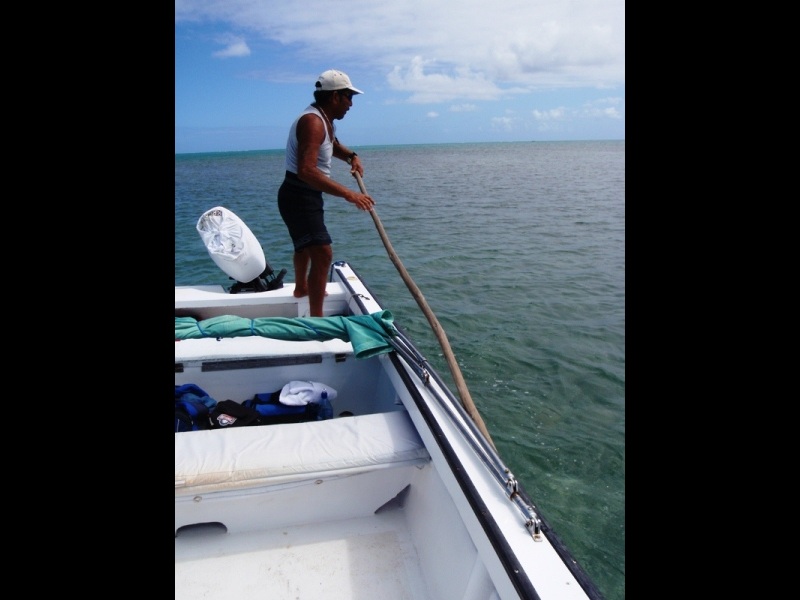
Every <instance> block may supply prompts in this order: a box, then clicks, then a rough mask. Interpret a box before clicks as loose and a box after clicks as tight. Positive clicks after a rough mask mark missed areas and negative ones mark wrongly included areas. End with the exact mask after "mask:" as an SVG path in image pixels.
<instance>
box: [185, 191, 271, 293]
mask: <svg viewBox="0 0 800 600" xmlns="http://www.w3.org/2000/svg"><path fill="white" fill-rule="evenodd" d="M197 231H198V232H199V233H200V237H201V238H202V239H203V243H204V244H205V245H206V250H208V254H209V256H211V258H212V259H213V260H214V262H215V263H217V266H218V267H219V268H220V269H222V270H223V271H225V272H226V273H227V274H228V275H230V276H231V277H233V278H234V279H235V280H236V281H241V282H242V283H247V282H249V281H253V280H254V279H255V278H256V277H258V276H259V275H261V274H262V273H263V272H264V269H266V268H267V259H266V257H265V256H264V250H263V249H262V248H261V244H259V243H258V240H257V239H256V236H255V235H253V232H252V231H250V228H249V227H248V226H247V225H245V224H244V221H242V220H241V219H240V218H239V217H237V216H236V215H235V214H234V213H233V212H231V211H230V210H228V209H227V208H224V207H222V206H215V207H214V208H212V209H209V210H207V211H206V212H204V213H203V216H201V217H200V219H199V220H198V221H197Z"/></svg>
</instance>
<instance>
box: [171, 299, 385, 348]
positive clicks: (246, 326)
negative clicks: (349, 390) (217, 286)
mask: <svg viewBox="0 0 800 600" xmlns="http://www.w3.org/2000/svg"><path fill="white" fill-rule="evenodd" d="M393 321H394V317H393V316H392V313H391V312H389V311H388V310H383V311H380V312H376V313H372V314H369V315H352V316H348V317H294V318H289V317H262V318H258V319H245V318H243V317H236V316H234V315H220V316H218V317H211V318H210V319H204V320H202V321H198V320H197V319H195V318H194V317H175V339H176V340H190V339H198V338H229V337H243V336H262V337H268V338H274V339H278V340H288V341H308V340H318V341H325V340H332V339H334V338H336V339H340V340H343V341H345V342H350V343H352V344H353V351H354V353H355V355H356V358H369V357H370V356H375V355H376V354H383V353H384V352H389V351H391V350H392V345H391V344H390V343H389V340H390V339H391V338H393V337H395V336H396V335H397V334H398V332H397V329H395V326H394V323H393Z"/></svg>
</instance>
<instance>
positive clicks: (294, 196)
mask: <svg viewBox="0 0 800 600" xmlns="http://www.w3.org/2000/svg"><path fill="white" fill-rule="evenodd" d="M278 210H279V211H280V213H281V217H283V222H284V223H286V228H287V229H288V230H289V235H290V236H291V237H292V242H293V243H294V251H295V252H299V251H300V250H302V249H303V248H306V247H308V246H324V245H327V244H330V243H331V242H332V240H331V236H330V235H329V234H328V229H327V228H326V227H325V209H324V201H323V199H322V192H320V191H318V190H315V189H313V188H311V187H310V186H308V185H307V184H305V183H303V182H302V181H300V180H299V179H297V176H296V175H293V174H291V173H288V172H287V175H286V179H284V180H283V183H282V184H281V187H280V188H279V189H278Z"/></svg>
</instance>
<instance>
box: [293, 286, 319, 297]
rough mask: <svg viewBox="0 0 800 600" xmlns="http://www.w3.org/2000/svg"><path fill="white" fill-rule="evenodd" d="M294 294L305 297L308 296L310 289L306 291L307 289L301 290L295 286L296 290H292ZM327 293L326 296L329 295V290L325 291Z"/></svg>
mask: <svg viewBox="0 0 800 600" xmlns="http://www.w3.org/2000/svg"><path fill="white" fill-rule="evenodd" d="M292 295H293V296H294V297H295V298H305V297H306V296H308V291H306V290H300V289H297V288H294V291H293V292H292ZM325 295H326V296H327V295H328V292H327V291H326V292H325Z"/></svg>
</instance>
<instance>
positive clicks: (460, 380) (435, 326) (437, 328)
mask: <svg viewBox="0 0 800 600" xmlns="http://www.w3.org/2000/svg"><path fill="white" fill-rule="evenodd" d="M353 175H354V177H355V178H356V181H358V187H359V188H360V189H361V193H362V194H366V193H367V188H366V187H364V181H363V180H362V179H361V175H359V174H358V172H355V173H353ZM370 214H371V215H372V220H373V221H374V222H375V227H377V229H378V233H379V234H380V236H381V240H383V245H384V246H385V247H386V251H387V252H388V253H389V258H390V259H391V260H392V263H393V264H394V266H395V267H396V268H397V270H398V272H399V273H400V276H401V277H402V278H403V281H404V282H405V284H406V287H408V289H409V290H410V291H411V295H412V296H414V300H416V301H417V304H418V305H419V307H420V308H421V309H422V312H423V313H425V317H426V318H427V319H428V323H429V324H430V326H431V329H432V330H433V333H434V334H435V335H436V339H437V340H439V345H440V346H441V347H442V351H443V352H444V356H445V358H446V359H447V364H448V366H449V367H450V374H451V375H452V376H453V380H454V381H455V384H456V388H457V389H458V394H459V396H461V404H462V406H463V407H464V410H466V411H467V414H469V416H470V417H472V420H473V421H474V422H475V425H477V426H478V429H479V430H480V432H481V433H482V434H483V435H484V437H486V440H487V441H488V442H489V443H490V444H491V445H492V448H494V449H495V450H496V449H497V448H496V447H495V445H494V442H493V441H492V437H491V436H490V435H489V431H488V430H487V429H486V424H485V423H484V422H483V419H482V418H481V415H480V413H479V412H478V409H477V408H476V407H475V403H474V402H473V401H472V396H470V393H469V390H468V389H467V384H466V382H465V381H464V377H463V376H462V375H461V369H460V368H459V367H458V363H457V362H456V357H455V355H454V354H453V350H452V349H451V348H450V342H449V341H448V340H447V334H446V333H445V332H444V329H443V328H442V326H441V325H440V324H439V320H438V319H437V318H436V315H435V314H433V311H432V310H431V308H430V306H428V302H427V301H426V300H425V296H423V295H422V292H421V291H420V289H419V287H417V284H416V283H414V280H413V279H411V275H409V274H408V271H407V270H406V268H405V267H404V266H403V263H402V262H401V261H400V258H399V257H398V256H397V253H396V252H395V251H394V248H393V247H392V243H391V242H390V241H389V236H387V235H386V231H385V230H384V229H383V224H382V223H381V220H380V218H378V213H377V212H376V211H375V207H372V209H371V210H370Z"/></svg>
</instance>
